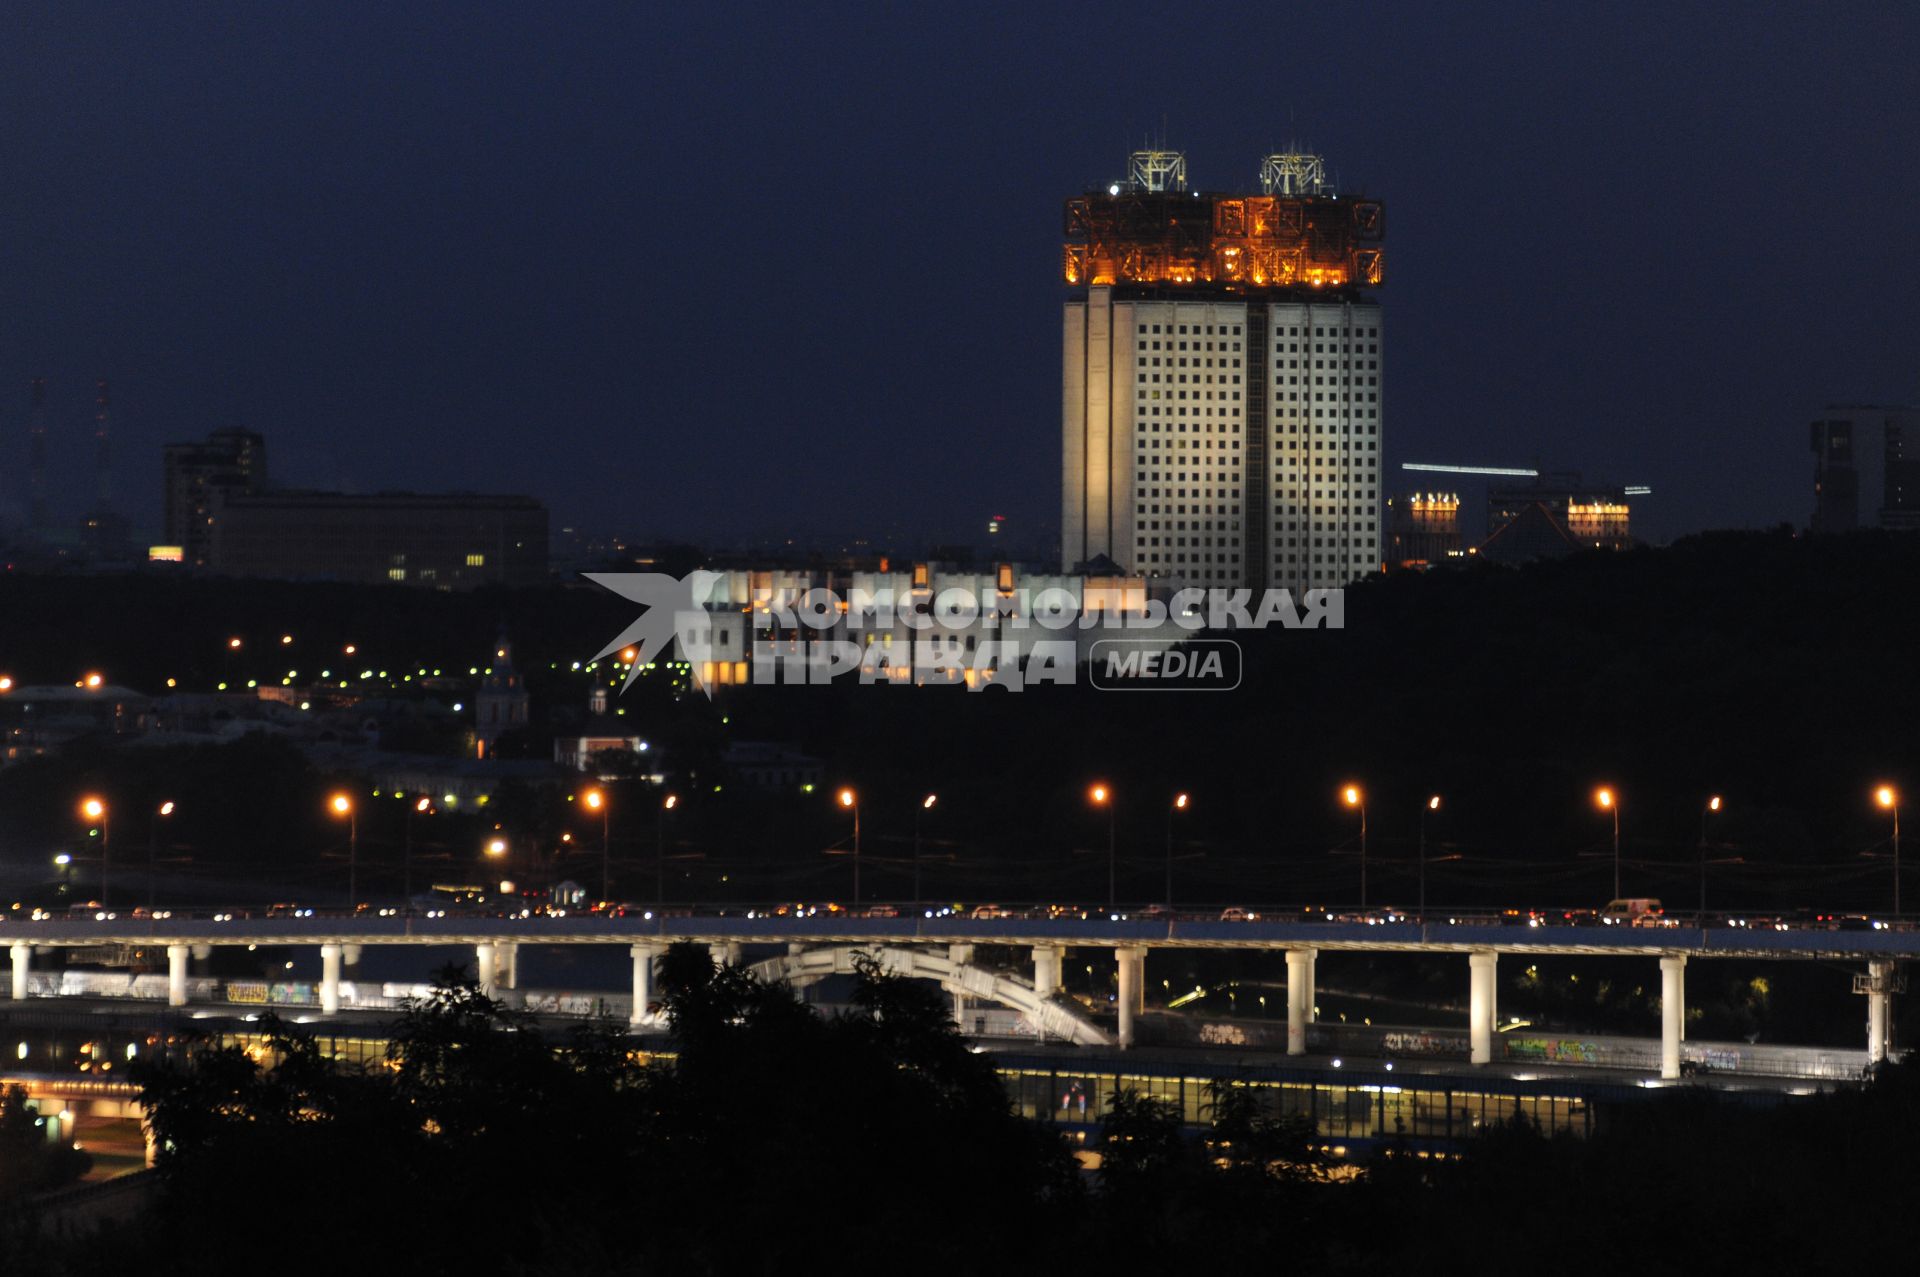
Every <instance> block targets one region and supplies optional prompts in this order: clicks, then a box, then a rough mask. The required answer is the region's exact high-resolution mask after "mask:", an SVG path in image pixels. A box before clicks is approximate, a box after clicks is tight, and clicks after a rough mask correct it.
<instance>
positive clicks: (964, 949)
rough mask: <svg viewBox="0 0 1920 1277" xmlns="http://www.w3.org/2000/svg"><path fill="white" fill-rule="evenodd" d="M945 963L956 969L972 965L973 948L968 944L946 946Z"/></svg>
mask: <svg viewBox="0 0 1920 1277" xmlns="http://www.w3.org/2000/svg"><path fill="white" fill-rule="evenodd" d="M947 961H948V962H951V963H952V964H953V965H954V966H956V967H970V966H972V965H973V946H972V945H970V944H950V945H948V946H947Z"/></svg>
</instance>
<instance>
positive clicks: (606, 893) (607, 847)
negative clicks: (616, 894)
mask: <svg viewBox="0 0 1920 1277" xmlns="http://www.w3.org/2000/svg"><path fill="white" fill-rule="evenodd" d="M580 800H581V801H582V802H584V803H586V805H587V810H588V811H597V812H599V813H600V899H601V900H603V901H605V900H611V899H613V804H612V803H609V802H608V801H607V795H606V793H605V792H604V791H602V790H599V789H589V790H588V791H587V792H586V793H584V794H582V795H580Z"/></svg>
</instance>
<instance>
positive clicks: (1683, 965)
mask: <svg viewBox="0 0 1920 1277" xmlns="http://www.w3.org/2000/svg"><path fill="white" fill-rule="evenodd" d="M1686 972H1687V960H1686V958H1684V957H1670V958H1662V959H1660V1076H1661V1077H1664V1078H1677V1077H1679V1076H1680V1038H1681V1035H1682V1034H1683V1033H1684V1032H1685V1031H1686V1024H1687V975H1686Z"/></svg>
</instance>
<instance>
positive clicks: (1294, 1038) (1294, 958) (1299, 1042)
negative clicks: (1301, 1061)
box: [1287, 949, 1313, 1055]
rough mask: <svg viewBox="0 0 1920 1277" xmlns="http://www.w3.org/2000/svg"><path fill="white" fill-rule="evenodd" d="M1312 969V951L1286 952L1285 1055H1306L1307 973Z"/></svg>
mask: <svg viewBox="0 0 1920 1277" xmlns="http://www.w3.org/2000/svg"><path fill="white" fill-rule="evenodd" d="M1312 968H1313V950H1311V949H1289V950H1287V1054H1288V1055H1305V1054H1306V1053H1307V1005H1308V999H1309V998H1311V997H1312V996H1313V994H1312V993H1310V992H1309V991H1308V989H1307V983H1308V979H1307V972H1308V971H1310V970H1312Z"/></svg>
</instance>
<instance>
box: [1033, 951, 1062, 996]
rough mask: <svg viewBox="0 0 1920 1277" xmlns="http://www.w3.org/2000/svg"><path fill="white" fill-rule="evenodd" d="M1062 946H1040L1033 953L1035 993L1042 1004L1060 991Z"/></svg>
mask: <svg viewBox="0 0 1920 1277" xmlns="http://www.w3.org/2000/svg"><path fill="white" fill-rule="evenodd" d="M1060 962H1061V958H1060V946H1059V945H1055V944H1043V945H1038V946H1036V947H1035V948H1034V951H1033V992H1034V995H1035V996H1036V997H1038V998H1039V999H1040V1000H1041V1001H1042V1002H1045V1001H1046V1000H1047V999H1048V998H1050V997H1052V996H1053V995H1054V994H1056V993H1058V992H1059V991H1060Z"/></svg>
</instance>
